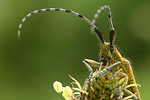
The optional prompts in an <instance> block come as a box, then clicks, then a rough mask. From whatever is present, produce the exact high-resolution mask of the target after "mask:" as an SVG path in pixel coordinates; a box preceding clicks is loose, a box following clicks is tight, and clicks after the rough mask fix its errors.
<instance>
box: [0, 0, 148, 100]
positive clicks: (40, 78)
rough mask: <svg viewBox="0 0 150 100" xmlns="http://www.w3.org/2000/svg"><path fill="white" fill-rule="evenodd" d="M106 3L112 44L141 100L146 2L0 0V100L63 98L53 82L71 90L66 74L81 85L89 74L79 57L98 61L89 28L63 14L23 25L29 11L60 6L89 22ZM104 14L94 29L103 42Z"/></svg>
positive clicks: (144, 88) (145, 89) (144, 79)
mask: <svg viewBox="0 0 150 100" xmlns="http://www.w3.org/2000/svg"><path fill="white" fill-rule="evenodd" d="M103 5H109V6H110V7H111V10H112V16H113V23H114V27H115V29H116V40H115V44H116V45H117V48H118V49H119V51H120V52H121V54H122V55H123V56H124V57H125V58H127V59H129V60H130V62H131V64H132V66H133V69H134V74H135V76H136V81H137V83H138V84H140V85H141V86H142V87H140V88H139V91H140V94H141V97H142V99H143V100H149V99H148V98H149V95H150V92H149V91H150V85H149V84H150V78H149V77H150V33H149V32H150V1H149V0H136V1H131V0H124V1H123V0H0V13H1V15H0V100H64V98H63V97H62V96H61V94H57V93H56V92H55V90H54V89H53V82H54V81H56V80H57V81H60V82H62V84H63V86H66V85H67V86H71V84H70V83H71V82H72V80H71V79H70V78H69V76H68V74H71V75H72V76H73V77H74V78H76V79H77V80H78V81H79V82H80V83H81V84H83V83H84V80H85V78H86V77H87V76H88V75H89V72H88V70H87V69H86V67H85V66H84V64H83V63H82V60H83V59H84V58H89V59H93V60H96V61H98V60H99V43H100V41H99V40H98V39H97V37H96V35H95V34H91V33H90V26H89V25H88V24H87V23H86V22H85V21H83V20H81V19H80V18H78V17H76V16H74V15H72V14H67V13H64V12H54V11H51V12H44V13H39V14H36V15H34V16H32V17H30V18H29V19H27V21H26V22H25V23H24V24H23V27H22V29H21V39H18V38H17V29H18V25H19V23H20V21H21V20H22V18H23V17H24V16H26V15H27V14H28V13H29V12H32V11H34V10H37V9H41V8H52V7H55V8H65V9H69V10H73V11H76V12H78V13H80V14H81V15H84V16H86V17H87V18H88V19H90V20H92V18H93V15H94V14H95V12H96V11H97V9H98V8H99V7H101V6H103ZM107 16H108V15H107V10H105V11H102V13H101V14H100V15H99V18H98V19H97V22H96V26H98V27H99V28H100V30H101V31H102V32H103V36H104V38H105V40H107V41H108V36H109V31H110V29H109V23H108V18H107Z"/></svg>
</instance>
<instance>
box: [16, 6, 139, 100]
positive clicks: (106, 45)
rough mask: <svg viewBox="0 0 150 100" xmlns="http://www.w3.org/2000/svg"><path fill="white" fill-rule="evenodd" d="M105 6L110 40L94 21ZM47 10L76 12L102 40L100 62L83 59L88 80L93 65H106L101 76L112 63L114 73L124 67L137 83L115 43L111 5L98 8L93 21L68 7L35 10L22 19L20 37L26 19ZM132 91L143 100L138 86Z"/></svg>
mask: <svg viewBox="0 0 150 100" xmlns="http://www.w3.org/2000/svg"><path fill="white" fill-rule="evenodd" d="M104 8H107V10H108V19H109V24H110V29H111V30H110V34H109V42H105V41H104V38H103V35H102V32H101V31H100V30H99V28H98V27H96V26H95V25H94V23H95V21H96V18H97V17H98V14H99V13H100V12H101V10H103V9H104ZM45 11H62V12H66V13H71V14H74V15H76V16H77V17H79V18H81V19H83V20H84V21H86V22H87V23H88V24H89V25H90V26H91V27H92V30H94V31H95V33H96V34H97V36H98V38H99V40H100V41H101V49H100V62H96V61H93V60H89V59H84V60H83V62H84V63H85V65H86V67H87V68H88V70H89V71H90V75H89V78H88V79H87V81H90V79H91V77H92V75H93V70H92V68H91V66H93V67H100V66H101V65H102V66H104V67H105V69H104V70H103V71H100V73H99V74H98V76H100V75H101V74H103V73H104V72H106V71H108V69H112V68H109V66H110V65H111V66H113V70H112V72H113V71H114V73H115V72H116V71H117V70H119V69H121V68H122V69H123V73H125V74H126V75H127V76H128V78H129V79H128V84H136V81H135V78H134V75H133V71H132V67H131V65H130V62H129V61H128V60H127V59H125V58H123V57H122V56H121V54H120V53H119V51H118V50H117V48H116V47H115V45H114V36H115V33H116V32H115V29H114V27H113V23H112V18H111V11H110V7H109V6H107V5H105V6H103V7H101V8H100V9H98V11H97V13H96V14H95V16H94V19H93V20H92V22H91V21H90V20H89V19H87V18H86V17H84V16H82V15H80V14H79V13H77V12H74V11H71V10H67V9H61V8H47V9H40V10H35V11H33V12H31V13H29V14H28V15H26V16H25V17H24V18H23V19H22V21H21V23H20V24H19V27H18V38H20V29H21V27H22V25H23V23H24V22H25V21H26V19H27V18H28V17H30V16H31V15H34V14H37V13H39V12H45ZM107 67H108V68H107ZM98 76H97V77H98ZM130 91H131V92H132V93H134V94H136V96H137V97H138V99H139V100H141V98H140V94H139V91H138V88H137V86H134V87H132V88H130Z"/></svg>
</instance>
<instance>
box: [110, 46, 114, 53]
mask: <svg viewBox="0 0 150 100" xmlns="http://www.w3.org/2000/svg"><path fill="white" fill-rule="evenodd" d="M113 51H114V46H113V45H110V52H111V53H113Z"/></svg>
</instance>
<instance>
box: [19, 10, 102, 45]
mask: <svg viewBox="0 0 150 100" xmlns="http://www.w3.org/2000/svg"><path fill="white" fill-rule="evenodd" d="M45 11H62V12H67V13H72V14H74V15H76V16H78V17H79V18H81V19H83V20H84V21H86V22H87V23H88V24H90V25H91V27H92V28H93V29H94V30H95V32H96V34H97V36H98V37H99V39H100V40H101V42H102V43H104V39H103V35H102V32H101V31H100V30H99V29H98V28H97V27H96V26H95V25H94V24H93V23H92V22H91V21H90V20H88V19H87V18H86V17H84V16H82V15H80V14H79V13H77V12H74V11H71V10H67V9H61V8H47V9H40V10H35V11H33V12H31V13H29V14H28V15H26V16H25V17H24V18H23V19H22V21H21V23H20V24H19V27H18V38H20V30H21V27H22V25H23V23H24V22H25V21H26V19H27V18H28V17H30V16H32V15H34V14H36V13H39V12H45Z"/></svg>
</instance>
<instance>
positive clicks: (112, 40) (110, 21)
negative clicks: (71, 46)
mask: <svg viewBox="0 0 150 100" xmlns="http://www.w3.org/2000/svg"><path fill="white" fill-rule="evenodd" d="M104 9H107V11H108V20H109V24H110V30H111V31H110V34H109V41H110V45H111V46H112V45H113V42H114V36H115V29H114V27H113V22H112V17H111V10H110V7H109V6H107V5H105V6H102V7H100V8H99V9H98V10H97V12H96V13H95V15H94V18H93V19H92V23H93V24H95V22H96V19H97V18H98V16H99V14H100V13H101V11H102V10H104ZM91 33H94V31H93V28H92V27H91Z"/></svg>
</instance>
